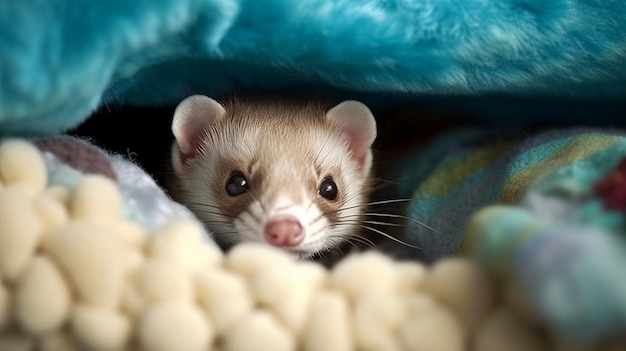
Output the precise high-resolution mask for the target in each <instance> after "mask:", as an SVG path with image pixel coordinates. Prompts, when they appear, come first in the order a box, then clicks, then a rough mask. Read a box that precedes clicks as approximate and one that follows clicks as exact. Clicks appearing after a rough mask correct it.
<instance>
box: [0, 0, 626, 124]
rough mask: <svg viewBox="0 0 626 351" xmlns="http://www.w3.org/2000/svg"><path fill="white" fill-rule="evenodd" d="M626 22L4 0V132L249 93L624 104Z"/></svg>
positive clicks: (485, 5) (198, 1) (419, 7)
mask: <svg viewBox="0 0 626 351" xmlns="http://www.w3.org/2000/svg"><path fill="white" fill-rule="evenodd" d="M624 18H626V2H624V1H621V0H552V1H542V0H463V1H459V0H454V1H453V0H298V1H293V0H264V1H245V0H136V1H127V0H109V1H85V0H21V1H2V2H0V83H1V84H0V132H3V133H23V134H42V133H43V134H51V133H54V132H58V131H61V130H64V129H67V128H70V127H73V126H75V125H77V124H78V123H79V122H81V121H82V120H83V119H84V118H86V116H87V115H88V114H89V113H90V112H91V111H93V109H95V108H96V107H97V106H99V105H100V104H116V103H135V104H152V105H154V104H164V103H176V102H178V101H180V100H181V99H182V98H183V97H185V96H186V95H189V94H190V93H194V92H202V93H206V94H218V93H222V92H228V91H229V90H231V89H234V88H241V87H247V88H253V87H257V88H263V89H273V88H287V87H291V86H297V87H298V88H299V89H308V88H310V89H331V90H332V89H338V90H341V91H349V92H351V93H352V94H358V93H359V92H362V93H371V94H373V95H374V96H376V97H385V96H386V97H389V96H391V97H394V98H396V97H401V96H417V95H424V94H433V95H451V94H461V95H474V94H479V93H480V94H485V93H493V94H499V93H505V94H512V95H535V96H537V95H551V96H559V97H571V96H577V97H584V98H589V97H608V98H611V97H617V98H619V97H621V98H623V97H624V96H626V21H624ZM405 94H408V95H405Z"/></svg>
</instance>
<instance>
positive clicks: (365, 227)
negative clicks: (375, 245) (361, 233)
mask: <svg viewBox="0 0 626 351" xmlns="http://www.w3.org/2000/svg"><path fill="white" fill-rule="evenodd" d="M361 228H363V229H367V230H370V231H372V232H374V233H377V234H380V235H382V236H384V237H385V238H387V239H390V240H393V241H395V242H397V243H398V244H401V245H405V246H408V247H410V248H413V249H416V250H424V248H422V247H419V246H415V245H411V244H409V243H407V242H404V241H402V240H400V239H398V238H396V237H394V236H392V235H389V234H387V233H385V232H383V231H382V230H378V229H376V228H372V227H370V226H366V225H362V226H361Z"/></svg>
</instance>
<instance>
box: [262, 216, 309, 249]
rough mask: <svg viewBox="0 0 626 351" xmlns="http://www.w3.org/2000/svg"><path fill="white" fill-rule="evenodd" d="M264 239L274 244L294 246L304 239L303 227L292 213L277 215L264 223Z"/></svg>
mask: <svg viewBox="0 0 626 351" xmlns="http://www.w3.org/2000/svg"><path fill="white" fill-rule="evenodd" d="M264 232H265V239H266V240H267V241H268V242H269V243H270V244H272V245H275V246H296V245H298V244H300V243H301V242H302V240H304V228H302V224H300V221H299V220H298V218H296V217H294V216H292V215H278V216H276V217H274V218H272V219H270V221H269V222H267V224H266V225H265V231H264Z"/></svg>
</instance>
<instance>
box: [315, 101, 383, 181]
mask: <svg viewBox="0 0 626 351" xmlns="http://www.w3.org/2000/svg"><path fill="white" fill-rule="evenodd" d="M326 118H328V119H332V120H335V121H336V122H337V123H338V124H339V125H340V126H341V128H342V129H343V134H344V136H345V138H346V140H347V141H348V145H349V146H350V149H351V150H352V157H353V158H354V159H355V160H356V161H357V162H358V163H359V165H360V166H361V170H362V171H363V172H364V173H368V172H369V171H370V168H371V167H372V149H371V147H372V143H374V140H376V119H374V115H373V114H372V112H371V111H370V109H369V108H367V106H365V105H364V104H363V103H361V102H359V101H354V100H347V101H344V102H341V103H340V104H338V105H337V106H335V107H333V108H331V109H330V110H328V112H326Z"/></svg>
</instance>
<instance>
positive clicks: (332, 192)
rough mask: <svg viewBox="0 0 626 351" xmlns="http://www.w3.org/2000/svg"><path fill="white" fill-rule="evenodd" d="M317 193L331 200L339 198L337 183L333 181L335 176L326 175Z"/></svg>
mask: <svg viewBox="0 0 626 351" xmlns="http://www.w3.org/2000/svg"><path fill="white" fill-rule="evenodd" d="M317 193H318V194H320V196H322V197H323V198H325V199H326V200H330V201H335V200H337V193H338V190H337V184H335V181H333V178H331V177H326V178H324V180H322V183H321V184H320V187H319V188H318V189H317Z"/></svg>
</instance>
